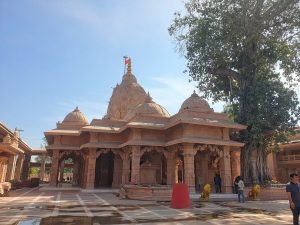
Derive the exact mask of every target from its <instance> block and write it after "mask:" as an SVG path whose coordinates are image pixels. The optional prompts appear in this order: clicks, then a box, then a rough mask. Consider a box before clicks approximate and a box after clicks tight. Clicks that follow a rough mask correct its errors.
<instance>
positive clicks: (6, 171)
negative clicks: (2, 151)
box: [0, 154, 30, 182]
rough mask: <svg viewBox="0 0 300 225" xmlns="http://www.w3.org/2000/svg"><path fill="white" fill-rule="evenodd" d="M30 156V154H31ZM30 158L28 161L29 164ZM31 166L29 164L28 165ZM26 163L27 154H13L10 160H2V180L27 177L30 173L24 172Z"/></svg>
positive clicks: (0, 177) (0, 167)
mask: <svg viewBox="0 0 300 225" xmlns="http://www.w3.org/2000/svg"><path fill="white" fill-rule="evenodd" d="M29 157H30V156H29ZM29 162H30V159H29V161H28V164H29ZM28 166H29V165H28ZM24 167H26V165H25V155H24V154H22V155H11V156H10V157H9V158H8V160H2V161H0V171H1V174H0V182H5V181H10V180H21V179H27V178H28V173H27V174H24V173H23V172H24V171H23V168H24Z"/></svg>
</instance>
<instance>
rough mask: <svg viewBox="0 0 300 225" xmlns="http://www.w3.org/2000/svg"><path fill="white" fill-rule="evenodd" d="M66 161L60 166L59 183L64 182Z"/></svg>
mask: <svg viewBox="0 0 300 225" xmlns="http://www.w3.org/2000/svg"><path fill="white" fill-rule="evenodd" d="M64 170H65V160H62V161H61V163H60V165H59V182H63V181H64Z"/></svg>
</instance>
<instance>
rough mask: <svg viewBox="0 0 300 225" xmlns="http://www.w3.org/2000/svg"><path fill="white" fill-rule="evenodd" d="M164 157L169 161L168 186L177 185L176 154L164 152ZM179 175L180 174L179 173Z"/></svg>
mask: <svg viewBox="0 0 300 225" xmlns="http://www.w3.org/2000/svg"><path fill="white" fill-rule="evenodd" d="M164 155H165V157H166V159H167V184H168V185H173V184H175V179H176V168H175V167H176V159H175V152H173V151H172V152H164ZM177 173H178V172H177Z"/></svg>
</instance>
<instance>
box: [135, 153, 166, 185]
mask: <svg viewBox="0 0 300 225" xmlns="http://www.w3.org/2000/svg"><path fill="white" fill-rule="evenodd" d="M140 165H141V167H140V183H141V184H161V185H165V184H167V162H166V158H165V156H164V154H163V153H161V152H157V151H155V150H152V151H149V152H145V153H144V154H143V155H142V157H141V161H140Z"/></svg>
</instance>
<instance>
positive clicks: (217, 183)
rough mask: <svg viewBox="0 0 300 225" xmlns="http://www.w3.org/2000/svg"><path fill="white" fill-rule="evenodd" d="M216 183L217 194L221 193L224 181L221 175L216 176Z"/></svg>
mask: <svg viewBox="0 0 300 225" xmlns="http://www.w3.org/2000/svg"><path fill="white" fill-rule="evenodd" d="M214 183H215V189H216V193H221V183H222V180H221V177H220V175H219V174H216V176H215V177H214Z"/></svg>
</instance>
